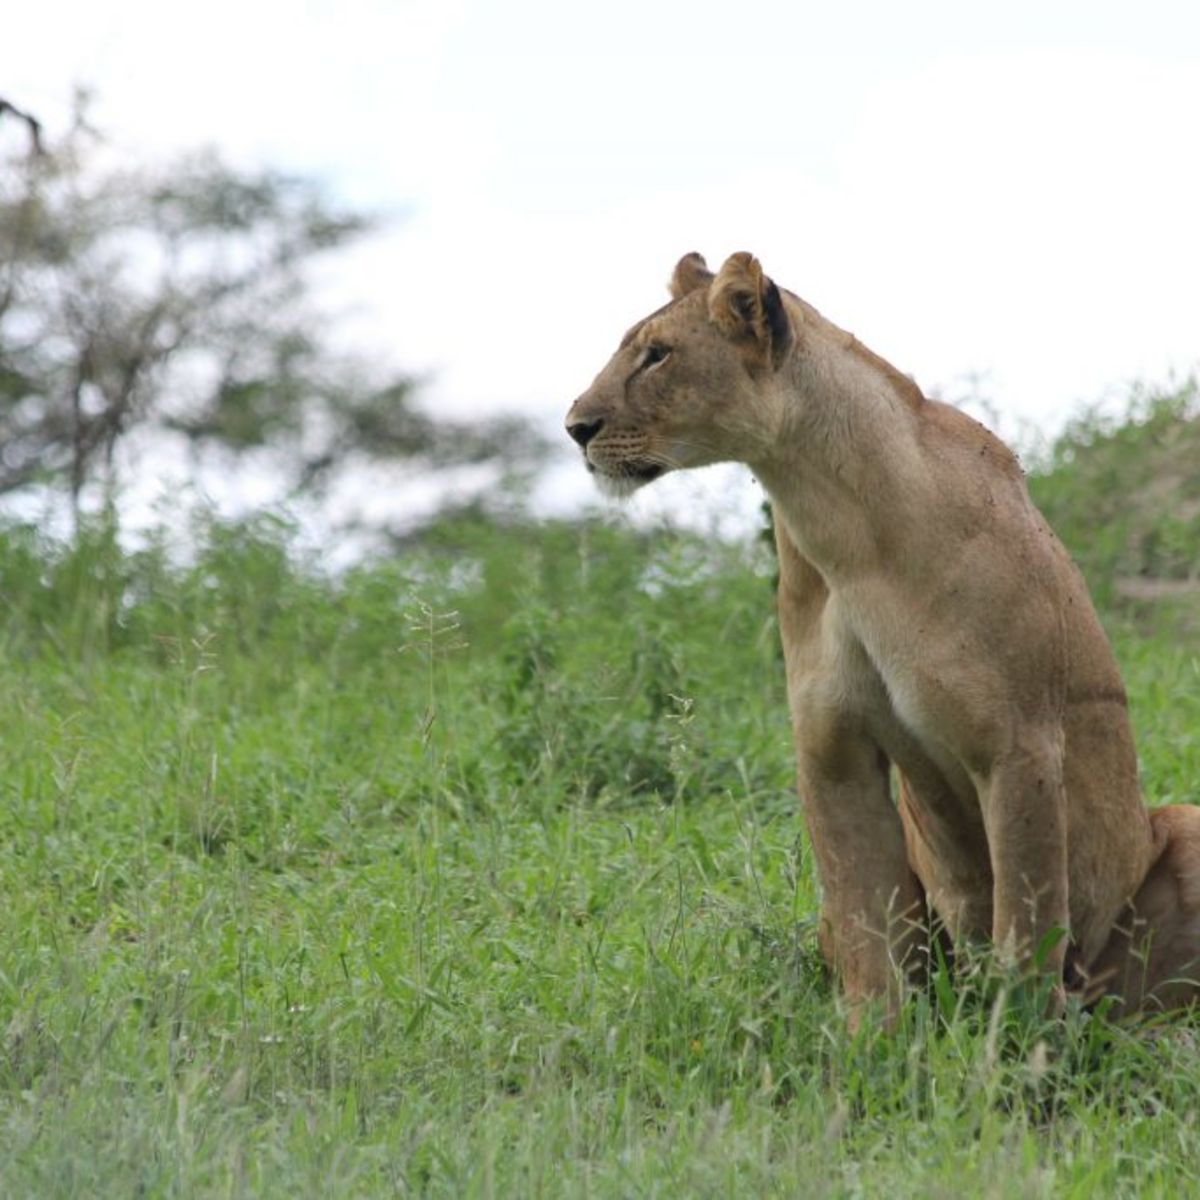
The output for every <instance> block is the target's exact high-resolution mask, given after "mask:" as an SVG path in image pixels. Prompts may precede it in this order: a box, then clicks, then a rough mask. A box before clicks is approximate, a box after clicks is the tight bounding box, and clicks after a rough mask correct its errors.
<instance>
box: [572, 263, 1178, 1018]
mask: <svg viewBox="0 0 1200 1200" xmlns="http://www.w3.org/2000/svg"><path fill="white" fill-rule="evenodd" d="M670 287H671V295H672V297H673V299H672V301H671V302H670V303H669V304H667V305H666V306H665V307H664V308H661V309H659V310H658V311H657V312H655V313H652V314H651V315H650V316H649V317H646V318H645V319H644V320H642V321H639V322H638V323H637V324H636V325H634V326H633V328H632V329H630V330H629V332H628V333H626V334H625V336H624V338H623V339H622V340H621V344H620V346H619V348H618V349H617V352H616V353H615V354H614V355H613V357H612V359H611V361H610V362H609V363H608V365H607V366H606V367H605V368H604V369H603V370H602V371H601V372H600V374H599V375H598V376H597V377H596V380H595V382H594V383H593V384H592V386H591V387H590V388H589V389H588V390H587V391H586V392H585V393H584V394H583V395H582V396H580V397H579V399H578V400H576V401H575V403H574V404H573V405H572V406H571V410H570V412H569V413H568V414H567V422H566V423H567V430H568V432H569V433H570V435H571V437H572V438H574V440H575V441H576V442H577V443H578V444H579V445H580V447H582V449H583V452H584V455H585V458H586V460H587V465H588V468H589V470H591V471H593V472H594V473H595V475H596V478H597V479H598V480H599V482H600V483H601V484H602V485H604V486H605V487H606V488H607V489H609V490H611V491H614V492H617V493H628V492H630V491H632V490H634V489H635V488H637V487H639V486H641V485H643V484H645V483H648V482H649V481H651V480H653V479H656V478H657V477H658V476H660V475H662V474H663V473H664V472H666V471H669V470H676V469H680V468H687V467H698V466H702V465H705V464H708V463H714V462H720V461H725V460H735V461H738V462H743V463H745V464H746V465H747V466H749V467H750V468H751V469H752V470H753V471H754V473H755V474H756V475H757V476H758V478H759V479H760V480H761V482H762V483H763V485H764V486H765V487H766V489H767V492H768V493H769V494H770V497H771V501H772V505H773V507H774V512H775V536H776V542H777V546H778V550H779V570H780V582H779V596H778V603H779V623H780V629H781V632H782V637H783V647H784V652H785V659H786V664H787V682H788V695H789V698H790V703H791V711H792V719H793V725H794V730H795V741H796V757H797V763H798V767H799V788H800V795H801V798H802V803H803V808H804V815H805V818H806V821H807V824H808V830H809V834H810V836H811V838H812V844H813V848H814V850H815V854H816V861H817V867H818V872H819V875H820V880H821V884H822V888H823V901H822V914H821V946H822V950H823V952H824V954H825V956H826V958H827V960H828V961H829V963H830V965H831V966H832V968H833V969H834V971H835V972H836V974H837V976H838V977H839V978H840V980H841V984H842V988H843V991H844V994H845V997H846V1000H847V1006H848V1009H849V1016H850V1020H851V1022H852V1023H853V1024H857V1022H858V1020H859V1019H860V1017H861V1013H862V1011H863V1006H864V1005H865V1004H866V1003H868V1002H871V1001H878V1002H880V1003H881V1004H882V1005H883V1006H884V1007H885V1009H886V1012H887V1014H888V1015H889V1017H890V1016H894V1014H895V1011H896V1006H897V1004H898V1002H899V999H900V997H901V994H902V991H903V979H904V976H905V975H906V974H909V975H911V974H912V973H913V972H914V971H919V970H920V968H921V965H922V960H923V959H924V958H925V957H926V956H925V954H924V953H923V951H924V948H925V947H926V945H927V942H928V939H929V937H930V932H929V931H930V918H931V917H932V916H934V915H936V917H937V918H938V919H939V921H940V924H941V926H943V927H944V929H945V930H946V931H948V933H949V935H950V937H952V938H953V939H954V940H955V941H956V942H959V941H962V940H964V939H966V940H976V939H990V940H991V942H992V943H993V944H994V946H995V947H996V949H997V951H998V953H999V954H1000V955H1001V956H1002V957H1003V958H1004V959H1005V960H1007V961H1009V962H1010V963H1013V964H1015V965H1016V966H1017V967H1019V968H1024V969H1029V968H1030V967H1031V966H1032V965H1033V964H1034V962H1035V959H1036V961H1037V963H1039V964H1041V965H1042V966H1043V967H1044V969H1046V970H1048V971H1051V972H1054V973H1055V975H1056V977H1057V982H1056V985H1055V996H1056V998H1057V1001H1058V1002H1061V998H1062V994H1063V992H1064V990H1065V989H1066V988H1072V987H1073V988H1077V989H1079V990H1080V991H1082V992H1083V993H1084V994H1085V996H1087V997H1095V996H1098V995H1099V994H1101V993H1104V992H1108V993H1111V994H1114V995H1115V996H1116V1000H1115V1001H1114V1005H1115V1007H1116V1008H1117V1009H1118V1010H1120V1009H1125V1010H1132V1009H1136V1008H1141V1007H1144V1006H1151V1005H1153V1006H1160V1007H1176V1006H1180V1005H1184V1004H1187V1003H1190V1002H1191V1001H1192V1000H1193V999H1194V998H1195V997H1196V996H1197V995H1198V994H1200V985H1198V983H1197V979H1200V970H1198V969H1197V966H1196V960H1197V957H1198V955H1200V809H1197V808H1192V807H1187V806H1180V807H1173V808H1160V809H1157V810H1153V811H1148V810H1147V809H1146V808H1145V807H1144V805H1143V803H1142V798H1141V795H1140V792H1139V788H1138V780H1137V762H1136V759H1135V756H1134V747H1133V738H1132V734H1131V731H1130V725H1129V718H1128V714H1127V711H1126V701H1125V691H1124V688H1123V686H1122V683H1121V678H1120V675H1119V674H1118V671H1117V666H1116V662H1115V660H1114V658H1113V654H1112V651H1111V648H1110V646H1109V643H1108V639H1107V638H1106V636H1105V634H1104V631H1103V629H1102V628H1101V626H1100V623H1099V621H1098V620H1097V617H1096V613H1095V610H1094V609H1093V607H1092V603H1091V600H1090V599H1089V597H1088V593H1087V589H1086V587H1085V585H1084V583H1083V580H1082V578H1081V576H1080V574H1079V572H1078V571H1077V570H1076V568H1075V566H1074V565H1073V563H1072V562H1071V561H1070V559H1069V557H1068V556H1067V553H1066V551H1065V550H1064V549H1063V547H1062V545H1061V543H1060V542H1059V541H1058V539H1057V538H1056V537H1055V535H1054V534H1053V533H1052V532H1051V531H1050V529H1049V528H1048V526H1047V525H1046V522H1045V520H1044V519H1043V518H1042V516H1041V514H1040V513H1039V512H1038V511H1037V509H1036V508H1034V506H1033V504H1032V502H1031V501H1030V499H1029V494H1028V492H1027V491H1026V488H1025V482H1024V478H1023V475H1022V472H1021V469H1020V467H1019V465H1018V464H1017V461H1016V459H1015V458H1014V456H1013V455H1012V454H1011V453H1010V452H1009V450H1008V449H1007V448H1006V447H1005V446H1004V445H1003V443H1001V442H1000V441H999V440H998V439H997V438H996V437H994V436H993V435H992V434H991V433H989V432H988V431H987V430H986V429H984V428H983V426H981V425H980V424H979V423H978V422H976V421H974V420H972V419H971V418H969V417H967V416H965V415H964V414H963V413H961V412H959V411H957V410H956V409H954V408H951V407H948V406H947V405H945V404H941V403H938V402H936V401H933V400H929V399H927V398H926V397H925V396H924V395H922V393H921V391H920V389H919V388H918V387H917V386H916V385H915V384H914V383H913V382H912V381H911V380H910V379H909V378H907V377H906V376H904V375H902V374H901V373H900V372H899V371H897V370H896V369H895V368H894V367H892V366H891V365H890V364H888V363H887V362H885V361H884V360H883V359H882V358H880V357H879V356H878V355H876V354H873V353H872V352H871V351H870V350H868V349H867V348H866V347H865V346H863V345H861V344H860V343H859V342H858V341H856V340H855V338H854V337H853V336H851V335H850V334H848V333H846V332H844V331H843V330H841V329H839V328H837V326H835V325H833V324H831V323H830V322H829V321H827V320H826V319H825V318H824V317H822V316H821V315H820V313H818V312H817V311H816V309H814V308H812V307H811V306H810V305H808V304H806V303H805V302H804V301H803V300H800V299H799V298H798V297H796V296H794V295H792V294H791V293H788V292H783V291H781V290H780V289H779V288H777V287H776V286H775V284H774V283H773V282H772V281H771V280H770V279H768V278H767V277H766V276H765V275H764V274H763V272H762V269H761V267H760V265H759V263H758V261H757V260H756V259H755V258H753V257H752V256H751V255H749V254H744V253H743V254H734V255H733V256H732V257H730V258H729V259H728V260H727V261H726V262H725V264H724V266H722V268H721V270H720V271H719V272H718V273H717V274H716V275H715V276H714V275H713V274H712V273H711V272H710V271H709V270H708V269H707V266H706V265H705V262H704V259H703V258H701V257H700V256H699V255H698V254H689V255H686V256H685V257H684V258H682V259H681V260H680V262H679V263H678V265H677V266H676V268H675V271H674V274H673V276H672V278H671V285H670ZM892 765H894V766H895V767H896V768H897V771H898V775H899V787H898V789H897V793H898V798H897V799H895V800H894V799H893V796H892V790H891V786H890V767H891V766H892ZM1056 931H1059V932H1058V934H1057V936H1056Z"/></svg>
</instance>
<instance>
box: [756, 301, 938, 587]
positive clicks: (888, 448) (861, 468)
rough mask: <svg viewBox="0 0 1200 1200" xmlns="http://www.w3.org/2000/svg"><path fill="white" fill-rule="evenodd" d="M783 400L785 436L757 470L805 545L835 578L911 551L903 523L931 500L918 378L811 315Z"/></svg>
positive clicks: (776, 441) (780, 416) (819, 565)
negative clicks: (900, 536) (901, 533)
mask: <svg viewBox="0 0 1200 1200" xmlns="http://www.w3.org/2000/svg"><path fill="white" fill-rule="evenodd" d="M802 330H803V337H804V341H803V345H802V349H801V353H800V354H798V355H797V356H796V357H795V359H794V360H793V365H792V368H791V374H790V375H789V376H788V377H787V378H786V381H785V384H784V387H783V388H782V390H781V392H780V394H779V396H778V403H779V409H778V422H777V430H776V432H777V436H776V438H775V439H774V444H773V445H772V446H771V447H770V449H769V451H767V452H766V453H765V454H764V456H763V458H762V460H761V461H760V462H756V463H754V464H752V465H753V466H754V469H755V473H756V474H757V475H758V477H759V479H760V480H761V481H762V483H763V486H764V487H765V488H766V489H767V491H768V493H769V494H770V496H771V499H772V500H773V501H774V503H775V506H776V510H777V512H778V513H779V515H780V516H781V517H782V519H783V521H784V523H785V525H786V527H787V529H788V532H789V534H790V535H791V537H792V540H793V541H794V542H795V544H796V547H797V549H798V550H799V551H800V552H801V554H803V555H804V556H805V557H806V558H807V559H808V560H809V561H810V562H812V563H813V565H814V566H816V567H817V569H818V570H820V571H821V573H822V574H823V575H825V576H826V578H827V579H835V578H837V577H839V576H843V577H848V576H850V575H853V574H855V573H858V572H861V571H864V570H871V569H873V568H876V567H878V566H880V565H887V560H888V559H889V558H890V557H892V556H895V555H898V554H903V552H904V547H903V546H902V545H899V544H897V539H896V537H895V536H894V531H895V530H896V529H898V528H900V529H903V528H906V527H907V528H912V527H913V523H914V522H913V521H902V520H898V519H897V518H898V517H899V516H900V514H901V513H903V512H905V511H908V512H910V513H912V514H913V516H914V518H915V519H916V523H917V524H920V521H919V518H917V517H916V513H915V511H914V510H916V509H918V508H920V507H921V506H922V505H923V504H924V503H925V502H926V499H927V496H928V488H929V483H930V481H929V479H928V474H927V470H926V468H925V466H924V464H923V463H922V456H921V453H920V447H919V444H918V420H919V417H918V410H919V408H920V406H921V404H923V403H924V400H923V398H922V397H921V393H920V391H919V390H918V389H917V387H916V385H915V384H914V383H912V381H911V380H909V379H907V378H906V377H905V376H902V375H900V373H899V372H898V371H896V370H895V368H893V367H892V366H891V365H890V364H888V363H887V362H885V361H884V360H883V359H881V358H879V357H878V356H877V355H875V354H873V353H871V352H870V351H869V350H867V349H866V348H865V347H862V346H860V345H859V344H858V343H857V342H855V341H854V339H853V338H852V337H851V336H850V335H849V334H847V333H845V332H844V331H842V330H840V329H838V328H837V327H836V326H834V325H831V324H830V323H829V322H827V321H825V320H824V319H823V318H820V317H819V316H816V315H815V314H813V313H811V312H806V313H805V320H804V322H803V325H802Z"/></svg>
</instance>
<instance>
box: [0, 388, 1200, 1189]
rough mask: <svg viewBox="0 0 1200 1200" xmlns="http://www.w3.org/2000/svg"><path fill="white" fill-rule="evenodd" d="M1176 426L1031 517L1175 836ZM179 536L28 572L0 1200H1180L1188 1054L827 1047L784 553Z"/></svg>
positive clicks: (829, 994)
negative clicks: (782, 653)
mask: <svg viewBox="0 0 1200 1200" xmlns="http://www.w3.org/2000/svg"><path fill="white" fill-rule="evenodd" d="M1196 417H1197V404H1196V393H1195V390H1194V388H1183V389H1181V390H1179V391H1177V392H1176V393H1173V394H1172V395H1170V396H1160V397H1157V398H1153V399H1143V400H1139V401H1138V405H1137V406H1136V407H1135V409H1134V410H1132V413H1131V415H1130V418H1129V419H1127V420H1124V421H1112V422H1109V421H1105V420H1101V419H1100V418H1098V417H1092V418H1089V419H1086V420H1081V421H1080V422H1079V423H1078V424H1077V425H1076V426H1074V427H1073V428H1072V429H1071V430H1069V431H1068V433H1067V435H1066V436H1065V437H1064V439H1062V440H1061V441H1060V442H1059V443H1058V444H1057V445H1056V446H1055V447H1054V448H1053V450H1052V451H1051V452H1050V453H1048V454H1046V455H1045V456H1043V458H1042V460H1041V461H1039V463H1038V464H1037V471H1036V474H1035V476H1034V478H1033V479H1032V485H1033V488H1034V490H1035V492H1036V494H1037V496H1038V498H1039V501H1040V502H1041V503H1042V504H1043V505H1044V506H1045V508H1046V511H1047V512H1048V514H1049V515H1050V516H1051V519H1052V520H1053V521H1054V522H1055V523H1056V524H1057V525H1059V527H1060V528H1061V529H1062V530H1063V532H1064V534H1065V535H1066V537H1067V538H1068V540H1069V542H1070V544H1071V546H1072V548H1073V550H1074V551H1075V552H1076V554H1077V555H1078V556H1079V558H1080V560H1081V561H1082V563H1083V564H1084V567H1085V570H1086V571H1087V573H1088V575H1089V578H1090V580H1091V582H1092V585H1093V587H1094V588H1095V590H1096V591H1097V594H1098V595H1100V596H1101V597H1102V599H1103V602H1104V606H1105V617H1106V621H1107V622H1108V624H1109V627H1110V630H1111V632H1112V634H1113V637H1114V639H1115V641H1116V645H1117V649H1118V653H1119V656H1120V659H1121V662H1122V666H1123V668H1124V671H1125V675H1126V679H1127V682H1128V686H1129V692H1130V698H1131V706H1132V710H1133V714H1134V718H1135V723H1136V726H1137V731H1138V735H1139V744H1140V749H1141V756H1142V758H1141V767H1142V772H1143V777H1144V783H1145V789H1146V793H1147V796H1148V798H1149V800H1150V802H1151V803H1163V802H1168V801H1171V802H1179V801H1194V800H1196V799H1197V798H1198V797H1200V622H1198V621H1197V611H1198V610H1200V599H1198V598H1197V596H1196V593H1195V592H1194V591H1192V590H1189V588H1188V586H1187V585H1188V584H1189V582H1193V583H1194V581H1195V580H1196V578H1197V576H1198V575H1200V527H1198V526H1197V511H1196V509H1197V504H1198V503H1200V501H1198V497H1200V465H1198V464H1200V455H1198V454H1196V453H1191V454H1189V453H1186V452H1185V451H1183V450H1182V449H1180V447H1182V446H1185V445H1190V446H1192V447H1193V449H1195V448H1196V446H1197V436H1196V431H1197V423H1196ZM1168 479H1169V483H1167V482H1164V481H1165V480H1168ZM176 538H177V531H176V532H175V533H172V534H171V535H168V534H166V533H164V534H162V535H161V536H159V537H152V538H149V539H145V540H143V541H142V542H141V543H140V544H139V545H138V547H137V548H135V549H129V548H128V545H127V544H126V546H125V548H122V545H123V544H122V543H121V542H120V541H119V539H118V537H117V530H116V529H115V528H114V527H113V524H112V518H111V517H109V518H108V519H106V520H101V521H88V520H86V519H84V520H82V521H81V524H80V528H79V529H78V531H77V532H76V534H75V536H74V537H73V538H72V540H70V541H69V542H66V543H63V542H54V541H50V540H48V539H47V538H46V537H44V536H43V535H42V534H41V533H39V532H38V530H37V529H36V528H33V527H30V526H22V525H18V524H12V523H10V524H9V525H8V526H6V527H5V528H4V529H3V532H2V533H0V596H2V599H3V606H4V618H3V622H2V624H0V714H2V720H3V724H2V728H3V735H2V736H0V787H2V788H3V793H4V795H3V803H2V804H0V905H2V908H3V912H4V922H3V928H4V936H3V937H2V938H0V1151H2V1153H0V1193H2V1194H4V1195H12V1196H25V1195H37V1196H72V1195H79V1196H98V1195H135V1194H136V1195H142V1196H176V1195H180V1196H183V1195H188V1196H190V1195H228V1196H243V1195H265V1196H295V1195H322V1196H325V1195H336V1196H377V1195H393V1194H395V1195H410V1194H411V1195H434V1196H438V1195H441V1196H537V1195H545V1196H560V1195H597V1196H689V1197H690V1196H722V1197H724V1196H736V1195H752V1196H760V1195H761V1196H769V1195H781V1196H782V1195H788V1196H791V1195H835V1196H840V1195H863V1196H889V1197H890V1196H897V1195H914V1196H917V1195H919V1196H938V1195H946V1196H960V1195H983V1196H1014V1197H1015V1196H1022V1197H1024V1196H1055V1197H1058V1196H1081V1197H1082V1196H1093V1195H1104V1196H1119V1195H1129V1196H1173V1195H1180V1194H1186V1193H1187V1192H1188V1191H1189V1190H1191V1189H1192V1188H1193V1187H1194V1177H1195V1164H1196V1162H1197V1161H1198V1160H1200V1043H1198V1040H1197V1027H1196V1024H1195V1022H1194V1021H1193V1020H1190V1019H1182V1020H1180V1019H1176V1020H1172V1021H1170V1022H1165V1023H1161V1024H1155V1023H1153V1022H1151V1023H1149V1024H1141V1025H1130V1026H1124V1025H1116V1024H1114V1023H1111V1022H1106V1021H1104V1020H1103V1019H1100V1018H1098V1017H1097V1016H1095V1015H1092V1014H1087V1013H1083V1012H1079V1011H1074V1010H1073V1011H1071V1012H1070V1013H1069V1014H1068V1015H1067V1017H1066V1018H1065V1019H1063V1020H1060V1021H1045V1020H1043V1019H1042V1018H1041V1017H1040V1016H1039V1015H1038V1014H1037V1012H1036V1011H1034V1010H1033V1009H1032V1008H1031V1007H1029V1006H1027V1005H1024V1004H1022V1003H1021V1002H1020V1001H1018V1000H1016V999H1014V998H1013V997H1012V996H1011V995H1010V994H1009V992H1008V991H1007V989H1006V986H1005V981H1004V980H1003V979H999V978H995V977H993V976H992V975H991V973H990V972H989V970H988V968H987V964H986V963H985V962H981V963H979V964H978V965H977V967H975V968H973V969H969V970H967V971H966V972H965V977H963V978H957V979H953V980H952V979H951V978H950V977H949V975H948V973H947V971H946V970H945V969H944V967H941V966H939V965H936V964H935V970H934V978H933V982H932V985H931V987H930V989H929V991H928V994H926V995H921V996H917V997H914V998H913V1000H912V1002H911V1004H910V1005H909V1006H908V1008H907V1010H906V1014H905V1018H904V1021H903V1023H902V1025H901V1027H900V1028H899V1029H898V1030H897V1031H896V1032H895V1033H892V1034H885V1033H883V1032H882V1031H881V1030H879V1029H878V1028H874V1027H870V1026H868V1027H866V1028H865V1029H863V1030H862V1031H861V1032H860V1033H859V1034H858V1035H856V1036H854V1037H850V1036H848V1035H847V1033H846V1032H845V1029H844V1027H843V1025H842V1023H841V1021H840V1019H839V1015H838V1011H837V1005H836V1000H835V996H834V993H833V990H832V988H831V986H830V984H829V981H828V980H827V978H826V976H825V973H824V971H823V969H822V967H821V965H820V961H819V957H818V955H817V952H816V946H815V938H814V931H813V917H814V914H815V911H816V901H815V882H814V878H813V872H812V864H811V857H810V853H809V849H808V847H807V845H806V842H805V839H804V837H803V836H802V834H801V827H800V822H799V821H798V818H797V813H796V802H795V799H794V793H793V781H792V768H791V749H790V735H789V729H788V718H787V713H786V703H785V698H784V693H783V683H782V666H781V663H780V661H779V654H778V650H777V638H776V631H775V628H774V624H773V619H772V615H771V586H772V584H771V578H772V571H773V564H772V561H771V559H770V552H769V550H768V548H767V546H766V544H765V543H758V544H748V545H743V546H728V545H721V544H717V545H712V544H706V543H705V542H704V541H703V540H701V539H699V538H697V537H695V536H693V535H689V534H685V533H681V532H672V531H668V530H658V531H653V532H646V531H637V530H635V529H633V528H631V527H630V526H628V525H627V524H623V523H621V522H620V521H619V520H614V521H612V522H611V523H610V522H608V521H596V520H593V521H588V522H584V523H581V524H556V523H550V524H544V523H543V524H535V523H532V522H530V521H528V520H513V521H511V522H509V523H497V522H495V521H486V520H483V519H473V518H469V517H461V516H460V517H458V518H454V519H449V518H448V519H446V520H444V521H442V522H440V523H439V524H437V525H435V526H434V527H433V528H431V529H430V530H428V531H426V532H425V534H424V535H423V536H421V537H420V538H418V539H415V540H412V541H410V542H408V543H406V544H405V545H404V546H403V547H402V548H401V549H399V550H398V551H396V552H395V553H393V554H391V555H389V556H388V557H386V558H377V559H372V560H370V561H367V562H364V563H363V564H361V565H360V566H358V567H356V568H354V569H352V570H349V571H346V572H344V573H342V574H340V575H332V574H330V573H329V572H327V571H326V570H325V569H324V568H323V566H322V557H321V555H320V554H319V553H317V552H315V551H312V550H309V549H306V548H305V544H304V541H303V539H302V538H301V537H300V536H299V534H298V533H297V531H296V530H294V529H293V528H292V527H291V526H289V524H288V523H287V522H286V521H284V520H282V519H280V518H277V517H269V516H260V517H255V518H252V519H247V520H243V521H240V522H232V523H231V522H227V521H222V520H220V519H218V518H216V517H213V516H211V515H208V516H206V515H203V514H200V515H198V516H197V517H195V518H194V520H193V525H192V529H191V534H190V537H189V538H188V539H187V545H186V546H185V547H184V548H183V549H182V550H181V549H179V548H178V547H176V545H175V542H176ZM1130 580H1140V581H1142V586H1141V587H1140V589H1139V588H1137V587H1131V586H1130V584H1129V581H1130ZM1155 581H1159V582H1162V583H1164V584H1165V583H1168V582H1169V583H1170V584H1171V585H1172V586H1171V587H1162V588H1158V589H1155V588H1153V587H1149V586H1147V584H1148V583H1150V582H1155Z"/></svg>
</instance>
